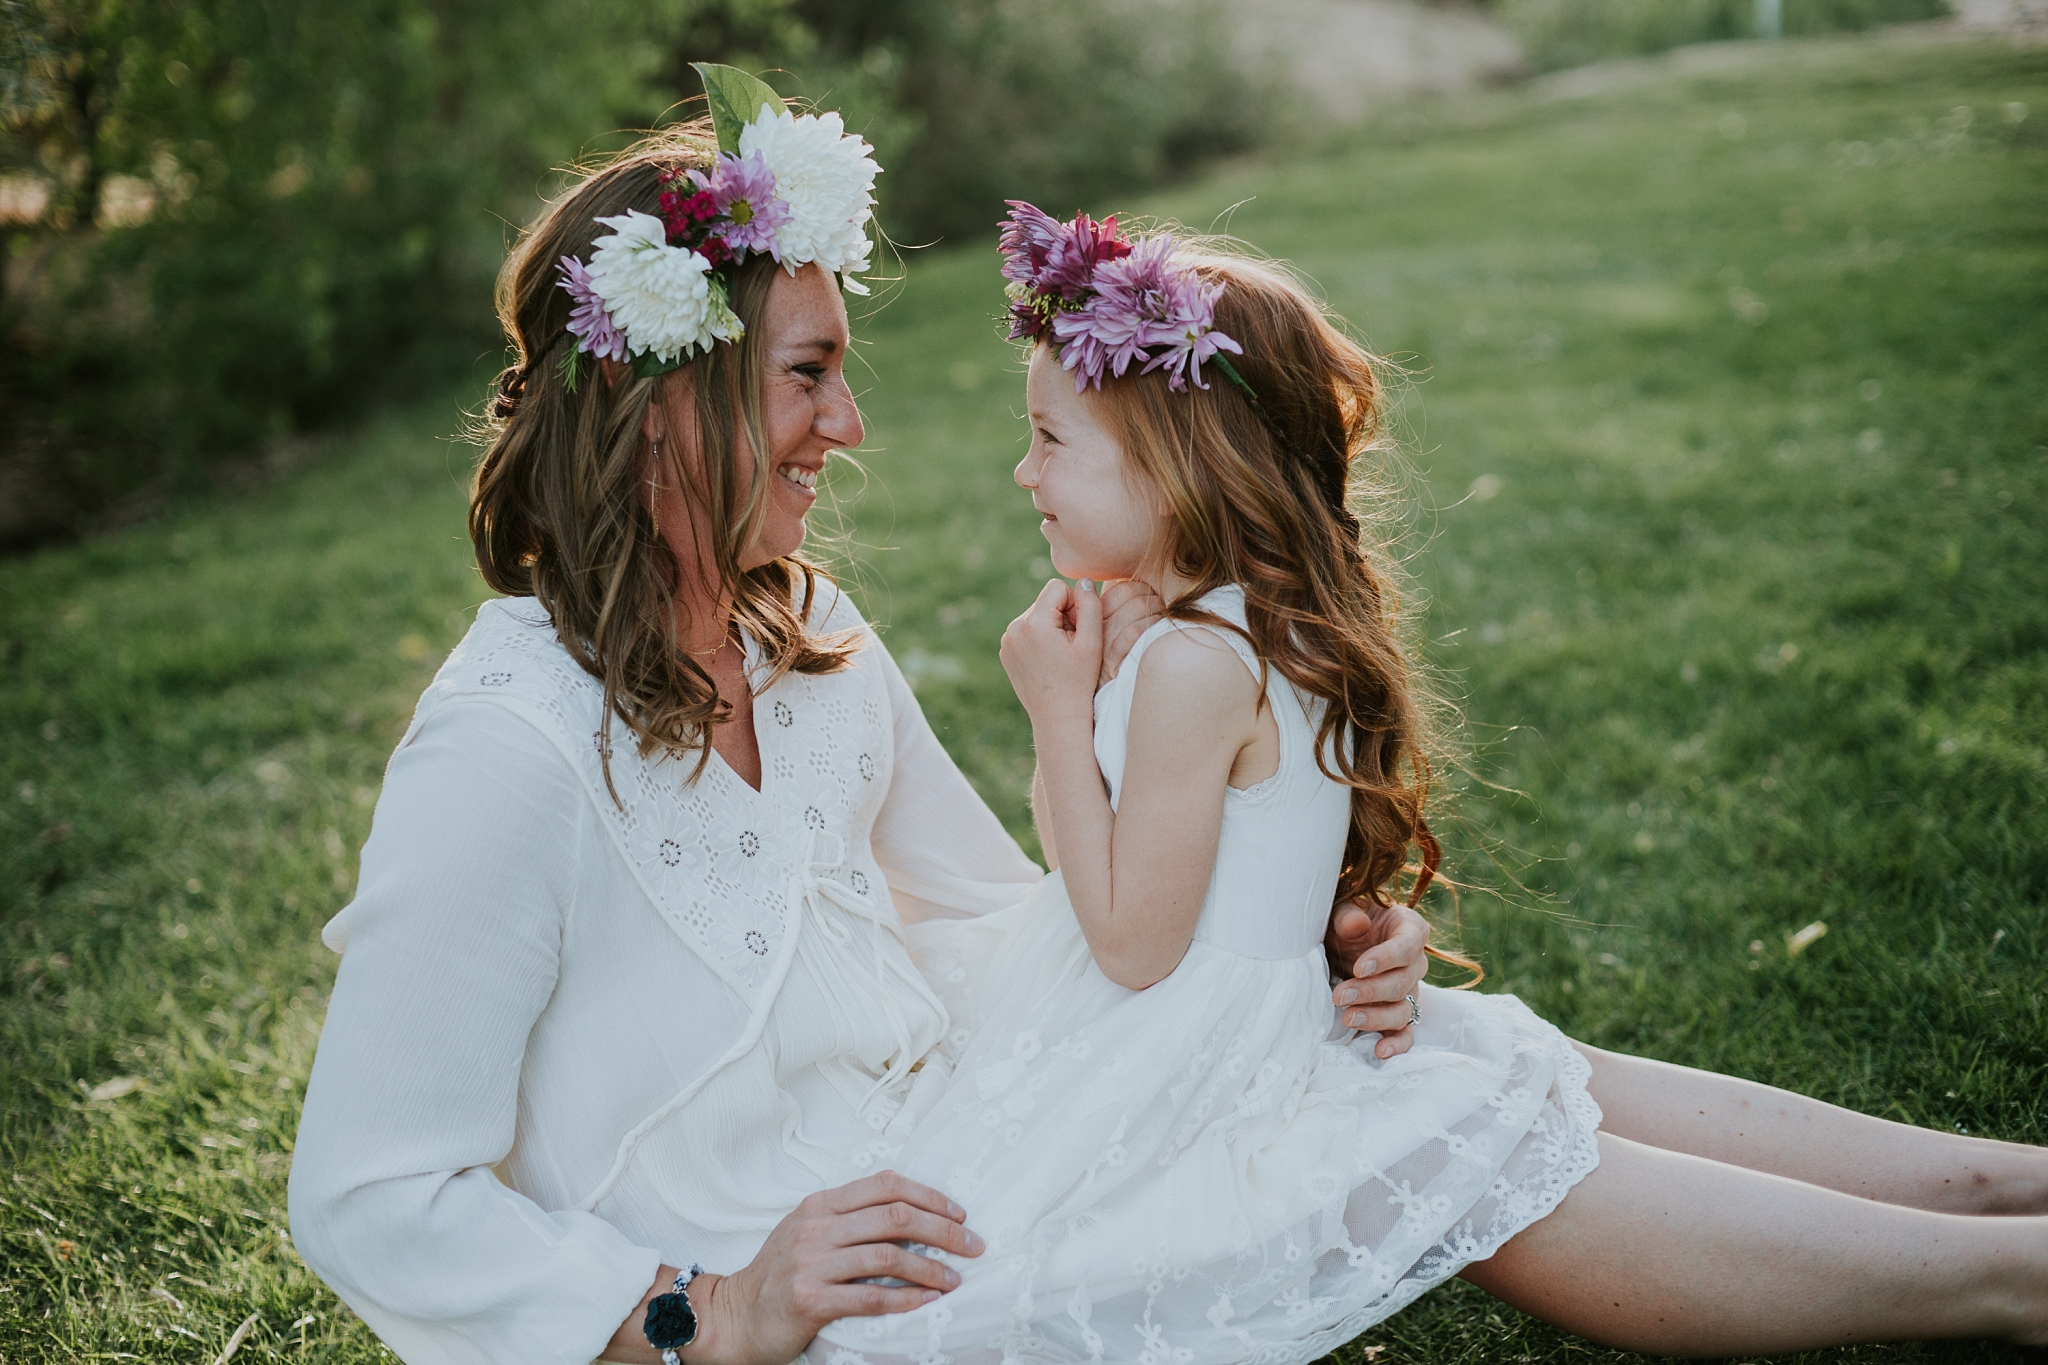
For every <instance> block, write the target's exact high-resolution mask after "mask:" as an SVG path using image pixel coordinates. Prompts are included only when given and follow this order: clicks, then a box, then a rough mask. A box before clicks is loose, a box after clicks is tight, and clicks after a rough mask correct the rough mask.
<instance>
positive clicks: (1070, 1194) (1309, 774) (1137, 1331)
mask: <svg viewBox="0 0 2048 1365" xmlns="http://www.w3.org/2000/svg"><path fill="white" fill-rule="evenodd" d="M1203 605H1204V606H1205V607H1207V608H1208V609H1209V610H1211V611H1213V612H1215V613H1216V614H1217V615H1219V616H1222V617H1224V618H1225V619H1227V620H1232V621H1235V622H1237V623H1238V624H1240V625H1242V624H1243V622H1244V599H1243V594H1242V592H1241V590H1239V589H1237V588H1235V587H1226V588H1223V589H1219V590H1218V591H1216V592H1214V593H1211V594H1210V595H1209V596H1208V597H1206V598H1204V599H1203ZM1178 629H1203V628H1202V627H1189V626H1186V625H1184V624H1181V623H1176V622H1170V621H1161V622H1158V623H1157V624H1155V625H1154V626H1153V627H1152V628H1151V629H1150V630H1148V631H1147V632H1146V633H1145V635H1144V636H1143V637H1142V638H1140V640H1139V641H1138V643H1137V644H1136V646H1134V647H1133V649H1132V651H1131V653H1130V656H1129V658H1128V659H1127V660H1126V662H1125V663H1124V665H1123V667H1122V670H1121V672H1120V673H1119V674H1118V676H1117V678H1116V680H1115V681H1113V682H1112V683H1110V684H1109V685H1108V686H1107V687H1105V688H1104V689H1103V690H1102V691H1101V693H1100V694H1099V695H1098V696H1097V698H1096V705H1095V711H1096V720H1095V753H1096V757H1097V759H1098V760H1099V761H1100V763H1101V765H1102V772H1103V776H1104V777H1105V778H1106V779H1107V781H1108V784H1109V790H1110V801H1111V804H1112V806H1114V805H1115V804H1116V801H1117V798H1118V795H1119V793H1120V792H1121V790H1122V786H1123V775H1124V756H1125V745H1126V741H1127V737H1128V734H1129V721H1130V710H1131V699H1132V694H1133V691H1134V689H1135V686H1136V679H1137V675H1138V668H1139V663H1140V661H1141V659H1142V658H1143V655H1144V652H1145V650H1146V649H1147V648H1149V647H1150V645H1151V644H1152V643H1153V642H1154V641H1155V640H1158V639H1159V638H1161V637H1162V636H1163V635H1165V634H1166V633H1167V632H1168V631H1171V630H1178ZM1211 634H1212V635H1213V636H1215V637H1216V638H1220V639H1223V640H1224V641H1226V642H1227V643H1229V644H1230V645H1231V647H1232V648H1233V649H1235V650H1236V651H1237V652H1238V654H1239V655H1240V657H1242V658H1243V659H1244V662H1245V664H1246V665H1247V666H1248V667H1249V668H1251V669H1252V670H1253V672H1254V673H1258V672H1259V671H1260V669H1259V661H1258V659H1257V657H1256V655H1254V654H1253V653H1252V651H1251V649H1250V647H1249V646H1248V645H1247V644H1246V643H1245V641H1244V640H1243V639H1241V638H1240V637H1238V636H1236V635H1235V634H1234V633H1230V632H1220V631H1217V632H1211ZM1266 696H1267V699H1268V701H1269V702H1270V704H1271V705H1272V707H1273V711H1274V715H1275V718H1276V719H1277V720H1278V722H1279V727H1280V765H1279V769H1278V771H1277V772H1276V773H1275V774H1274V775H1273V776H1272V777H1271V778H1269V779H1268V780H1266V781H1264V782H1261V783H1259V784H1258V785H1257V786H1255V787H1252V788H1250V789H1249V790H1245V791H1235V790H1233V791H1231V792H1229V793H1228V794H1227V795H1226V797H1225V800H1224V811H1223V826H1222V833H1221V836H1220V838H1219V840H1218V846H1217V851H1216V867H1215V872H1214V874H1213V876H1212V877H1211V880H1210V884H1209V890H1208V896H1207V899H1206V901H1205V902H1204V904H1203V906H1202V910H1201V915H1200V918H1199V920H1198V921H1197V924H1196V928H1195V933H1194V941H1193V942H1192V943H1191V944H1190V945H1189V946H1188V951H1187V955H1186V956H1185V957H1184V958H1183V959H1182V960H1181V963H1180V965H1179V966H1178V967H1177V968H1176V969H1175V970H1174V971H1173V973H1172V974H1171V975H1169V976H1168V977H1167V978H1166V979H1165V980H1163V981H1161V982H1159V983H1158V984H1157V985H1154V986H1152V987H1151V988H1150V989H1148V990H1145V991H1130V990H1126V989H1124V988H1123V987H1121V986H1118V985H1116V984H1115V983H1114V982H1112V981H1110V980H1109V979H1108V978H1107V977H1105V976H1103V974H1102V973H1101V972H1100V971H1099V970H1097V968H1096V967H1095V965H1094V962H1093V960H1092V959H1091V958H1090V956H1089V953H1088V947H1087V943H1086V941H1085V940H1084V939H1083V937H1082V935H1081V931H1080V926H1079V924H1078V923H1077V922H1076V921H1075V918H1074V914H1073V910H1072V908H1071V906H1070V904H1069V902H1068V901H1067V898H1066V895H1065V892H1064V889H1063V886H1062V883H1061V879H1060V877H1059V876H1058V874H1057V873H1055V874H1054V875H1053V876H1051V877H1049V878H1047V879H1046V881H1045V882H1044V883H1042V884H1041V886H1040V887H1039V889H1038V891H1037V892H1036V893H1035V894H1034V895H1032V896H1031V897H1030V898H1029V899H1028V900H1026V901H1024V902H1023V903H1022V904H1019V905H1016V906H1013V907H1011V908H1010V909H1007V910H1002V911H998V912H996V913H994V914H991V915H988V916H985V917H983V918H981V919H978V920H969V921H935V922H930V923H926V924H920V925H912V926H910V927H909V930H908V935H909V942H910V947H911V950H912V955H913V958H914V959H915V961H916V962H917V964H918V967H919V968H920V969H921V970H922V971H923V972H924V973H925V975H926V977H927V979H928V980H929V982H930V983H931V985H932V987H933V989H934V990H935V991H936V992H937V994H938V995H939V997H940V999H941V1000H942V1001H943V1002H944V1004H945V1005H946V1007H947V1010H948V1012H949V1014H950V1016H951V1025H950V1030H949V1032H948V1034H947V1036H946V1038H945V1040H944V1041H943V1042H942V1043H941V1044H940V1045H939V1047H938V1048H937V1049H936V1050H935V1053H934V1054H933V1055H931V1056H930V1057H928V1058H927V1059H926V1062H925V1063H924V1064H923V1065H922V1066H921V1074H920V1076H919V1077H917V1078H913V1083H912V1084H911V1086H910V1088H909V1094H908V1095H906V1096H905V1103H904V1105H903V1106H902V1108H901V1110H899V1111H898V1112H897V1113H896V1114H894V1115H893V1116H892V1118H891V1121H890V1122H889V1123H888V1131H887V1132H886V1133H885V1134H884V1135H883V1141H882V1142H880V1143H878V1144H877V1146H876V1147H875V1148H872V1149H870V1150H869V1151H868V1152H866V1153H863V1156H864V1157H865V1158H867V1159H868V1160H871V1161H873V1162H874V1163H875V1164H876V1165H889V1166H893V1167H894V1168H895V1169H897V1170H899V1171H901V1172H903V1173H904V1174H905V1175H908V1176H910V1177H912V1178H914V1179H917V1180H921V1181H924V1182H926V1183H929V1184H931V1185H933V1186H936V1187H937V1188H939V1189H941V1190H944V1191H945V1192H947V1193H948V1194H950V1195H951V1196H952V1197H953V1198H955V1199H956V1200H958V1201H959V1202H960V1203H961V1204H962V1205H963V1206H964V1207H965V1208H966V1209H967V1212H968V1223H969V1226H971V1227H973V1228H974V1229H975V1230H977V1231H978V1232H980V1233H981V1234H982V1236H983V1237H984V1238H986V1239H987V1243H988V1247H987V1250H986V1252H985V1253H984V1254H983V1255H982V1256H980V1257H978V1258H974V1259H965V1258H956V1257H952V1256H946V1255H944V1254H943V1253H938V1252H931V1253H930V1254H933V1255H940V1256H941V1257H942V1259H944V1260H946V1261H947V1263H948V1264H950V1265H952V1266H953V1267H954V1268H955V1269H957V1270H958V1271H959V1272H960V1273H961V1276H962V1281H963V1282H962V1284H961V1286H960V1287H959V1288H958V1289H956V1290H954V1291H953V1292H951V1293H949V1294H947V1295H946V1296H945V1297H943V1298H941V1299H940V1300H938V1301H937V1302H935V1303H932V1304H929V1305H927V1306H925V1307H924V1308H921V1309H918V1310H917V1311H915V1312H911V1313H904V1314H897V1315H892V1316H888V1317H881V1318H846V1319H842V1320H840V1321H838V1322H835V1323H832V1324H831V1325H829V1326H828V1327H827V1328H826V1329H825V1330H824V1331H823V1332H821V1333H820V1334H819V1336H818V1338H817V1340H816V1341H814V1342H813V1343H812V1345H811V1347H810V1349H809V1351H808V1352H807V1358H808V1359H810V1360H811V1361H813V1362H815V1365H895V1363H896V1362H909V1361H916V1362H919V1363H920V1365H943V1362H949V1361H950V1362H959V1363H960V1365H969V1363H970V1362H971V1363H973V1365H981V1363H982V1362H987V1363H988V1365H994V1362H998V1361H1001V1362H1006V1363H1007V1362H1012V1361H1015V1362H1034V1363H1036V1362H1046V1363H1048V1365H1051V1363H1054V1362H1057V1363H1060V1365H1065V1363H1066V1362H1080V1361H1105V1362H1139V1363H1140V1365H1222V1363H1223V1362H1261V1365H1264V1363H1265V1362H1272V1363H1274V1365H1295V1363H1296V1362H1302V1361H1309V1360H1314V1359H1316V1358H1318V1357H1320V1356H1323V1355H1325V1354H1327V1353H1329V1352H1330V1351H1332V1350H1334V1349H1335V1348H1336V1347H1338V1346H1340V1345H1342V1344H1343V1343H1344V1342H1346V1341H1348V1340H1350V1339H1351V1338H1352V1337H1354V1336H1356V1335H1357V1334H1358V1333H1359V1332H1360V1331H1362V1330H1363V1329H1364V1328H1366V1327H1367V1326H1369V1325H1371V1324H1372V1323H1374V1322H1377V1321H1379V1320H1381V1319H1382V1318H1385V1317H1387V1316H1389V1315H1390V1314H1392V1313H1394V1312H1395V1311H1396V1310H1398V1309H1400V1308H1401V1307H1403V1306H1404V1305H1406V1304H1407V1303H1409V1302H1411V1301H1412V1300H1413V1299H1415V1298H1416V1297H1417V1296H1418V1295H1420V1294H1421V1293H1422V1292H1423V1291H1424V1290H1425V1289H1428V1288H1429V1287H1430V1286H1432V1285H1434V1284H1437V1283H1439V1282H1440V1281H1442V1280H1444V1279H1446V1278H1447V1277H1449V1276H1451V1275H1453V1274H1455V1273H1457V1271H1458V1270H1459V1269H1461V1268H1462V1267H1463V1266H1465V1265H1466V1264H1468V1263H1469V1262H1472V1261H1475V1260H1480V1259H1483V1258H1485V1257H1487V1256H1490V1255H1492V1254H1493V1253H1494V1252H1495V1251H1496V1250H1498V1249H1499V1247H1500V1246H1501V1245H1502V1244H1503V1243H1504V1242H1506V1241H1507V1240H1508V1239H1509V1238H1510V1237H1512V1236H1514V1234H1515V1233H1517V1232H1519V1231H1520V1230H1521V1229H1523V1228H1524V1227H1527V1226H1528V1225H1529V1224H1530V1223H1533V1222H1535V1221H1536V1220H1537V1219H1539V1218H1541V1217H1543V1216H1544V1215H1545V1214H1547V1213H1549V1212H1550V1211H1551V1210H1552V1209H1553V1208H1555V1207H1556V1206H1557V1204H1558V1202H1559V1200H1561V1199H1562V1198H1563V1197H1564V1195H1565V1192H1566V1191H1567V1190H1569V1189H1570V1188H1571V1187H1572V1186H1573V1185H1574V1184H1575V1183H1577V1182H1578V1181H1579V1180H1580V1179H1581V1178H1583V1177H1584V1176H1585V1175H1586V1174H1587V1172H1589V1171H1591V1170H1592V1169H1593V1167H1594V1165H1595V1164H1596V1163H1597V1161H1598V1150H1597V1147H1596V1145H1595V1140H1594V1130H1595V1128H1596V1127H1597V1126H1598V1124H1599V1121H1600V1111H1599V1109H1598V1107H1597V1106H1596V1105H1595V1104H1594V1102H1593V1100H1592V1098H1591V1097H1590V1096H1589V1095H1588V1094H1587V1092H1586V1082H1587V1080H1588V1078H1589V1075H1590V1068H1589V1067H1588V1065H1587V1063H1586V1061H1585V1059H1584V1058H1583V1057H1582V1056H1581V1055H1580V1054H1579V1052H1578V1051H1577V1050H1576V1049H1574V1048H1573V1047H1572V1045H1571V1044H1570V1042H1568V1041H1567V1040H1566V1039H1565V1037H1564V1035H1562V1034H1561V1033H1559V1032H1558V1031H1557V1030H1556V1029H1555V1028H1553V1027H1551V1026H1550V1025H1549V1024H1546V1023H1544V1022H1543V1021H1542V1020H1540V1019H1538V1018H1537V1017H1536V1016H1535V1015H1533V1014H1532V1013H1530V1011H1529V1010H1528V1008H1527V1007H1526V1006H1524V1005H1523V1004H1522V1003H1521V1002H1520V1001H1518V1000H1516V999H1515V998H1514V997H1512V996H1506V995H1478V994H1472V993H1460V992H1453V991H1446V990H1438V989H1435V988H1431V987H1424V993H1423V995H1422V996H1421V1010H1422V1022H1421V1024H1420V1025H1419V1026H1418V1027H1417V1030H1416V1043H1415V1047H1414V1048H1413V1050H1411V1051H1410V1052H1407V1053H1405V1054H1403V1055H1402V1056H1399V1057H1396V1058H1393V1059H1391V1060H1389V1061H1380V1060H1378V1059H1377V1058H1375V1057H1374V1056H1373V1053H1372V1048H1373V1044H1374V1042H1375V1041H1376V1035H1373V1034H1363V1035H1361V1034H1357V1033H1353V1032H1351V1031H1350V1030H1347V1029H1343V1028H1341V1027H1339V1026H1338V1025H1337V1023H1336V1013H1335V1010H1334V1009H1333V1007H1332V1005H1331V1003H1330V985H1329V979H1328V974H1327V969H1326V966H1325V963H1324V956H1323V948H1322V938H1323V930H1324V926H1325V924H1326V922H1327V920H1328V917H1329V912H1330V905H1331V900H1332V896H1333V894H1334V892H1335V888H1336V883H1337V876H1338V870H1339V863H1340V861H1341V857H1342V852H1343V846H1344V835H1345V830H1346V826H1347V821H1348V819H1349V798H1348V794H1347V792H1346V790H1345V789H1344V788H1343V787H1341V786H1339V785H1337V784H1336V783H1333V782H1331V781H1330V780H1329V779H1328V778H1326V777H1325V776H1323V774H1322V772H1321V771H1320V769H1319V768H1318V766H1317V764H1316V762H1315V754H1314V744H1315V731H1314V726H1313V724H1312V713H1311V712H1310V711H1308V710H1305V709H1304V706H1303V702H1302V698H1301V696H1300V695H1299V694H1298V693H1297V692H1296V691H1295V689H1294V688H1293V686H1292V684H1290V683H1288V682H1287V681H1286V680H1285V679H1284V678H1282V677H1281V676H1280V674H1279V673H1278V672H1271V673H1270V674H1269V676H1268V680H1267V686H1266ZM933 1063H937V1064H936V1065H933ZM863 1165H866V1161H864V1162H863Z"/></svg>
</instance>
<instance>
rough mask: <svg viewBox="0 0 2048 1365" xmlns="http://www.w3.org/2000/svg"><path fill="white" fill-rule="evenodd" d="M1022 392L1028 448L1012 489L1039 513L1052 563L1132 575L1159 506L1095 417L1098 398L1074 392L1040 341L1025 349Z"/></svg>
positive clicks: (1106, 575) (1086, 573) (1101, 574)
mask: <svg viewBox="0 0 2048 1365" xmlns="http://www.w3.org/2000/svg"><path fill="white" fill-rule="evenodd" d="M1024 393H1025V400H1026V402H1027V404H1028V405H1029V409H1030V413H1031V449H1030V450H1028V451H1026V452H1025V455H1024V458H1023V460H1021V461H1020V462H1019V463H1018V465H1017V486H1018V487H1019V488H1022V489H1024V490H1025V491H1026V492H1028V493H1030V494H1031V505H1032V506H1033V507H1035V508H1037V509H1038V511H1039V514H1040V515H1041V516H1043V517H1044V518H1045V520H1044V521H1042V522H1040V523H1039V527H1038V529H1039V530H1040V531H1042V532H1043V533H1044V534H1045V539H1046V541H1047V543H1048V544H1050V545H1051V546H1052V563H1053V567H1054V568H1056V569H1058V570H1059V571H1060V573H1061V575H1062V576H1064V577H1067V578H1094V579H1100V580H1115V579H1120V578H1136V577H1139V576H1140V574H1141V572H1142V571H1143V570H1144V568H1145V567H1146V564H1147V561H1148V560H1149V559H1150V558H1151V556H1152V553H1153V549H1154V545H1155V543H1156V542H1157V541H1158V539H1159V537H1160V536H1161V533H1162V532H1163V531H1164V530H1165V526H1166V523H1165V520H1164V517H1165V511H1166V509H1165V506H1164V504H1163V502H1162V501H1161V499H1159V498H1158V497H1157V496H1156V495H1155V494H1154V493H1153V492H1152V490H1151V489H1150V487H1149V485H1148V484H1147V483H1146V482H1145V480H1144V479H1143V478H1142V477H1141V476H1139V475H1138V474H1137V472H1136V471H1134V470H1131V469H1130V468H1129V467H1128V466H1127V464H1126V462H1125V460H1124V454H1123V448H1122V447H1121V446H1120V445H1119V444H1118V443H1117V440H1116V438H1115V437H1114V436H1112V435H1110V433H1109V431H1108V430H1107V429H1106V428H1105V427H1104V426H1103V425H1102V423H1101V421H1099V420H1098V417H1097V408H1098V405H1099V403H1100V400H1099V399H1097V398H1095V397H1094V396H1093V395H1092V394H1078V393H1075V392H1074V377H1073V375H1072V374H1070V373H1068V372H1067V371H1066V370H1063V369H1061V368H1060V362H1059V358H1058V357H1057V356H1056V355H1055V354H1054V353H1053V349H1052V347H1050V346H1044V345H1041V346H1038V347H1035V348H1034V349H1033V350H1032V352H1031V372H1030V375H1029V377H1028V378H1027V379H1026V380H1025V385H1024Z"/></svg>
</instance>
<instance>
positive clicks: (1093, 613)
mask: <svg viewBox="0 0 2048 1365" xmlns="http://www.w3.org/2000/svg"><path fill="white" fill-rule="evenodd" d="M1073 611H1074V633H1075V634H1076V635H1077V636H1079V637H1080V638H1082V639H1084V640H1099V639H1101V638H1102V599H1101V598H1100V597H1097V596H1096V595H1095V594H1094V593H1093V592H1090V591H1088V590H1087V589H1085V588H1084V589H1082V590H1080V591H1078V592H1076V593H1075V594H1074V600H1073Z"/></svg>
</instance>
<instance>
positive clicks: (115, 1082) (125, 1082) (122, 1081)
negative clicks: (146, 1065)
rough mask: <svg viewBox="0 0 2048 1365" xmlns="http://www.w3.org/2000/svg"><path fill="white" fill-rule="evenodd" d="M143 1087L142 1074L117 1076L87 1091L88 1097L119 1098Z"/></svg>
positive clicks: (98, 1098)
mask: <svg viewBox="0 0 2048 1365" xmlns="http://www.w3.org/2000/svg"><path fill="white" fill-rule="evenodd" d="M140 1089H142V1077H140V1076H116V1077H114V1079H112V1080H110V1081H101V1082H100V1083H99V1084H98V1085H96V1086H94V1087H93V1088H92V1089H90V1090H88V1091H86V1092H85V1095H86V1098H87V1099H93V1100H118V1099H120V1098H121V1097H122V1096H123V1095H132V1094H134V1093H135V1092H136V1091H138V1090H140Z"/></svg>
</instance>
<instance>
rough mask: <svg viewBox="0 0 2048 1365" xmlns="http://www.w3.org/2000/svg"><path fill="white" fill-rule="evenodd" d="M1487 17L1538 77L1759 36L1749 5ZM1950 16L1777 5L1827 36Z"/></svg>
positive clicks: (1880, 2)
mask: <svg viewBox="0 0 2048 1365" xmlns="http://www.w3.org/2000/svg"><path fill="white" fill-rule="evenodd" d="M1493 12H1494V16H1495V18H1497V19H1498V20H1500V22H1501V23H1503V24H1505V25H1506V26H1507V27H1508V28H1509V29H1510V30H1512V31H1513V32H1514V34H1515V36H1516V37H1518V38H1520V39H1521V40H1522V46H1523V48H1524V50H1525V51H1526V52H1527V53H1528V56H1529V61H1530V63H1531V64H1532V65H1533V66H1535V67H1536V68H1537V69H1538V70H1543V71H1553V70H1557V69H1558V68H1560V67H1568V66H1580V65H1583V64H1585V63H1587V62H1596V61H1600V60H1601V59H1603V58H1607V57H1630V56H1637V55H1640V54H1642V53H1647V52H1662V51H1665V50H1666V49H1669V48H1674V47H1681V46H1683V45H1685V44H1687V43H1706V42H1714V41H1717V40H1721V39H1726V38H1751V37H1755V36H1757V24H1756V6H1755V0H1498V3H1497V4H1495V5H1494V6H1493ZM1948 12H1949V7H1948V4H1947V0H1783V6H1782V17H1781V23H1782V26H1783V29H1784V32H1785V33H1787V34H1801V33H1831V32H1838V31H1843V30H1857V29H1866V28H1874V27H1876V26H1877V25H1879V24H1897V23H1905V22H1908V21H1910V20H1914V19H1933V18H1938V17H1940V16H1942V15H1945V14H1947V13H1948Z"/></svg>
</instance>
